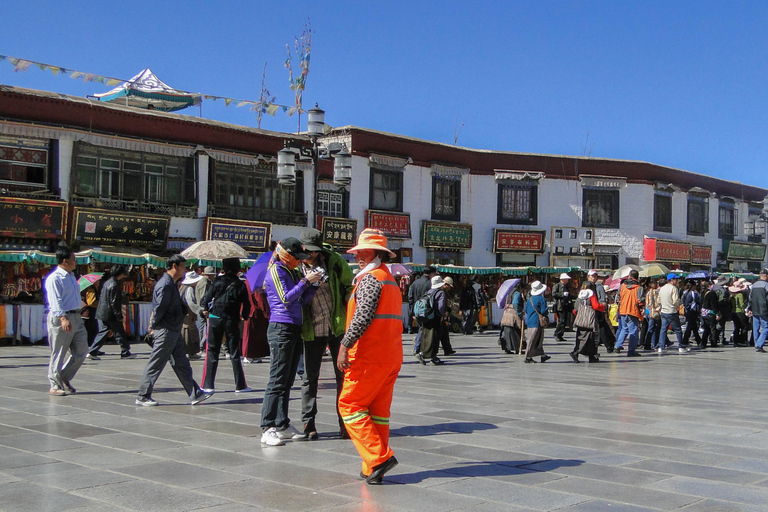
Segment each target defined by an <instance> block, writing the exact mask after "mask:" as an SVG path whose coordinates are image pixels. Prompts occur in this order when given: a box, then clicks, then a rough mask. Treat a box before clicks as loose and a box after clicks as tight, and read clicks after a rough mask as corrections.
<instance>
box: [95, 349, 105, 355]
mask: <svg viewBox="0 0 768 512" xmlns="http://www.w3.org/2000/svg"><path fill="white" fill-rule="evenodd" d="M94 355H97V356H105V355H107V353H106V352H102V351H101V350H97V351H96V352H95V353H94Z"/></svg>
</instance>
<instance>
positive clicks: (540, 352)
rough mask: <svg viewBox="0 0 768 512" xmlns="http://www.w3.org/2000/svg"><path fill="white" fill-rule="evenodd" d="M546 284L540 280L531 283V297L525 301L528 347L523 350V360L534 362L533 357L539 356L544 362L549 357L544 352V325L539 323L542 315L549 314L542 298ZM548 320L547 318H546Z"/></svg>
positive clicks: (545, 302)
mask: <svg viewBox="0 0 768 512" xmlns="http://www.w3.org/2000/svg"><path fill="white" fill-rule="evenodd" d="M546 290H547V286H546V285H545V284H544V283H542V282H540V281H534V282H533V283H531V297H530V298H529V299H528V300H527V301H526V302H525V326H526V328H525V335H526V336H525V337H526V342H527V344H528V347H527V349H526V351H525V362H526V363H535V362H536V361H535V360H534V359H533V358H534V357H539V356H540V357H541V359H540V360H541V362H542V363H545V362H547V360H549V359H551V358H552V357H551V356H548V355H547V354H546V353H545V352H544V327H545V326H543V325H542V324H541V319H542V317H544V318H546V317H547V316H548V315H549V310H548V309H547V301H546V300H545V299H544V292H545V291H546ZM547 322H548V320H547Z"/></svg>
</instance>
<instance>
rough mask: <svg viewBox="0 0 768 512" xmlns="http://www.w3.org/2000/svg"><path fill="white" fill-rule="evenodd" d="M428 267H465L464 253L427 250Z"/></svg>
mask: <svg viewBox="0 0 768 512" xmlns="http://www.w3.org/2000/svg"><path fill="white" fill-rule="evenodd" d="M427 265H459V266H463V265H464V251H451V250H447V249H427Z"/></svg>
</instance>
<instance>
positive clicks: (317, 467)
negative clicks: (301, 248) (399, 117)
mask: <svg viewBox="0 0 768 512" xmlns="http://www.w3.org/2000/svg"><path fill="white" fill-rule="evenodd" d="M568 336H570V337H571V338H572V337H573V334H569V335H568ZM411 339H412V336H405V341H404V352H405V353H406V357H405V364H404V365H403V368H402V372H401V374H400V379H399V380H398V382H397V386H396V388H395V398H394V403H393V409H392V425H391V426H392V445H393V447H394V450H395V452H396V454H397V458H398V459H399V461H400V465H399V466H397V467H396V468H395V469H394V470H393V471H392V472H391V473H390V474H388V475H387V476H386V477H385V485H382V486H369V485H366V484H365V483H364V482H363V481H361V480H360V479H359V477H358V473H359V471H360V459H359V457H358V455H357V453H356V451H355V449H354V447H353V446H352V443H351V442H350V441H343V440H341V439H339V438H338V437H336V436H335V434H336V432H337V428H336V424H335V414H334V409H333V403H334V401H333V397H334V391H333V380H332V378H331V375H332V374H331V368H330V364H329V363H330V361H329V360H328V364H326V363H324V369H323V376H322V380H321V390H320V393H321V399H320V400H319V404H320V405H319V407H320V416H319V418H318V419H319V424H318V428H319V430H320V432H321V438H320V440H318V441H309V442H298V441H294V442H289V443H288V444H287V445H286V446H283V447H264V446H262V445H261V444H260V442H259V437H260V429H259V427H258V424H259V417H260V416H259V413H260V404H261V400H262V396H263V390H264V386H265V384H266V376H267V371H268V364H267V363H263V364H253V365H246V367H245V370H246V375H247V378H248V383H249V385H250V386H251V387H252V388H254V390H255V392H254V393H250V394H237V395H236V394H235V393H234V392H233V389H234V386H233V378H232V372H231V369H230V367H229V366H228V364H222V365H220V367H219V374H218V378H217V383H216V387H217V393H216V395H214V397H213V398H211V399H210V400H209V401H208V402H206V403H204V404H201V405H199V406H195V407H192V406H190V405H187V403H186V396H185V394H184V393H183V391H182V390H181V388H180V385H179V383H178V381H177V380H176V377H175V375H174V374H173V371H172V370H171V369H170V367H168V368H166V370H165V372H164V373H163V375H162V376H161V378H160V380H159V381H158V385H157V388H156V391H155V393H154V398H155V399H157V400H158V401H159V402H160V405H159V406H158V407H136V406H134V404H133V400H134V398H135V394H136V386H137V384H138V380H139V376H140V374H141V371H142V369H143V367H144V365H145V364H146V361H147V356H148V349H147V347H146V346H143V345H141V346H140V345H135V346H134V351H135V352H137V353H138V354H139V357H138V358H137V359H135V360H126V361H121V360H120V358H119V349H118V348H117V347H116V346H114V345H112V346H107V348H106V350H107V352H108V353H110V355H107V356H105V357H103V358H102V360H101V361H88V362H86V364H85V365H84V367H83V368H82V369H81V370H80V373H79V374H78V376H77V378H76V379H75V380H74V381H73V385H74V386H75V387H76V388H77V389H78V393H77V395H74V396H66V397H51V396H49V395H48V384H47V379H46V371H47V362H48V348H47V347H46V346H4V347H0V474H1V475H2V479H3V485H2V486H0V509H2V510H8V511H35V512H40V511H46V510H52V511H64V510H78V511H97V510H98V511H102V510H103V511H109V510H142V511H150V510H152V511H153V510H205V511H211V512H213V511H227V512H230V511H245V510H284V511H308V510H333V511H385V510H387V511H399V510H415V511H449V510H451V511H455V510H461V511H523V510H562V511H574V512H575V511H592V510H611V511H641V510H685V511H691V512H693V511H697V512H698V511H730V510H745V511H765V510H768V438H766V435H765V431H766V422H768V399H766V396H765V390H764V386H765V385H766V373H767V372H766V368H767V367H768V355H766V354H756V353H755V351H754V349H749V348H731V347H724V348H719V349H710V350H707V351H704V352H692V353H690V354H686V355H679V354H677V353H676V352H670V353H668V354H664V355H662V356H659V355H657V354H655V353H650V352H646V353H644V356H643V357H640V358H634V359H633V358H627V357H623V356H622V357H620V356H617V355H615V354H605V353H603V355H602V359H603V362H601V363H599V364H589V363H586V362H584V363H581V364H574V363H573V362H571V360H570V358H569V357H568V351H569V350H570V344H565V343H559V344H558V343H555V342H554V341H553V340H552V338H551V331H549V332H548V338H547V340H546V343H545V347H546V348H547V349H548V351H549V353H550V354H551V355H552V356H553V358H552V360H550V361H549V362H547V363H545V364H524V363H523V358H522V357H521V356H510V355H506V354H504V353H503V352H501V350H499V348H498V346H497V344H496V333H489V334H483V335H475V336H455V337H454V338H453V342H454V346H455V348H456V350H457V351H458V353H457V354H456V355H454V356H451V357H446V358H444V360H445V361H446V364H445V365H444V366H442V367H435V366H432V365H429V366H422V365H421V364H419V363H418V362H417V361H416V360H415V359H414V358H413V357H412V356H411V355H410V352H411V349H410V346H411V343H410V342H411ZM224 363H227V362H226V361H224ZM193 368H194V371H195V377H196V378H198V379H199V377H200V374H201V372H202V363H201V362H200V361H194V362H193ZM295 389H296V391H294V392H293V398H294V399H293V400H292V404H291V413H292V414H291V416H292V417H293V418H294V424H296V425H297V426H299V427H300V426H301V425H300V424H299V423H300V419H299V405H300V400H299V398H298V395H299V393H298V391H297V389H298V388H295Z"/></svg>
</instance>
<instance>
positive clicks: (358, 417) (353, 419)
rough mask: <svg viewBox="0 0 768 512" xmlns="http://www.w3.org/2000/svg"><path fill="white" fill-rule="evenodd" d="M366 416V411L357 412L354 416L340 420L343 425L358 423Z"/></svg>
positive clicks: (343, 417)
mask: <svg viewBox="0 0 768 512" xmlns="http://www.w3.org/2000/svg"><path fill="white" fill-rule="evenodd" d="M366 416H368V411H367V410H365V411H358V412H356V413H354V414H350V415H349V416H342V417H341V419H342V421H344V423H357V422H358V421H360V420H362V419H363V418H365V417H366Z"/></svg>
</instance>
